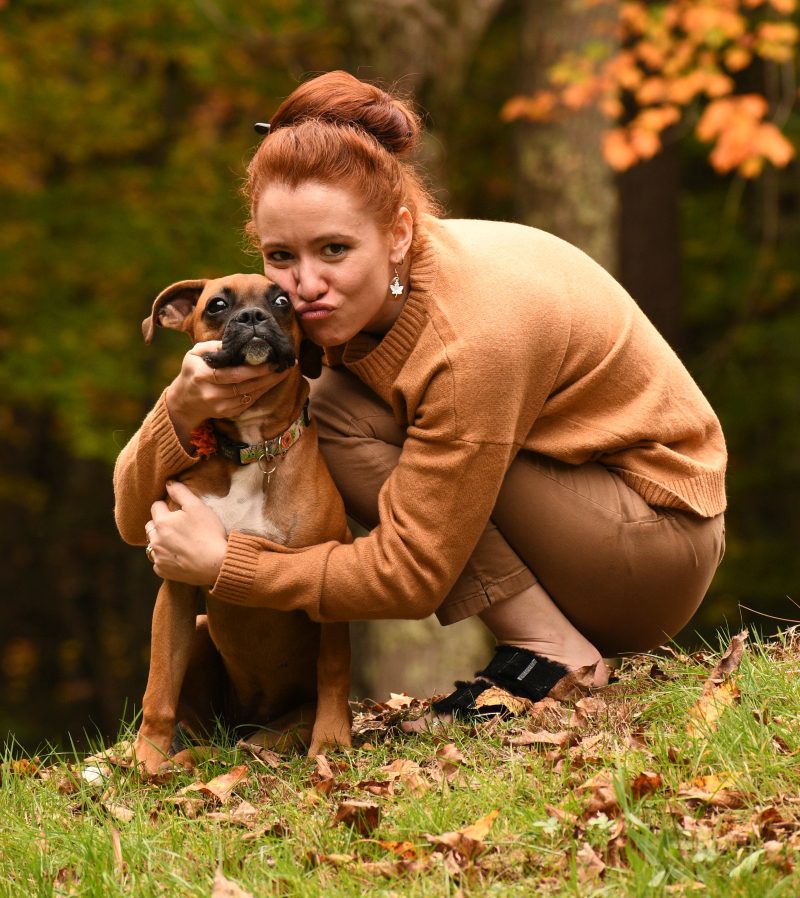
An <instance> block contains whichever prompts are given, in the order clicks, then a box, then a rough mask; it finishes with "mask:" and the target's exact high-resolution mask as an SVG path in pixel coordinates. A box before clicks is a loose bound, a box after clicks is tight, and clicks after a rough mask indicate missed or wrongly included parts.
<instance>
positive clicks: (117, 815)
mask: <svg viewBox="0 0 800 898" xmlns="http://www.w3.org/2000/svg"><path fill="white" fill-rule="evenodd" d="M101 803H102V805H103V807H104V808H105V809H106V811H108V813H109V814H110V815H111V816H112V817H113V818H114V819H115V820H121V821H122V822H123V823H130V822H131V820H133V818H134V817H135V816H136V815H135V814H134V813H133V811H132V810H131V809H130V808H129V807H126V806H125V805H124V804H119V803H118V802H114V801H103V802H101Z"/></svg>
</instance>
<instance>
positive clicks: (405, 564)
mask: <svg viewBox="0 0 800 898" xmlns="http://www.w3.org/2000/svg"><path fill="white" fill-rule="evenodd" d="M513 453H514V450H513V448H512V447H511V446H508V445H502V444H497V445H493V444H485V443H484V444H478V443H473V442H468V441H464V440H448V441H435V442H432V441H431V440H429V439H426V438H425V437H424V436H423V435H421V434H419V432H418V433H417V435H413V434H410V435H409V437H408V438H407V440H406V442H405V444H404V447H403V452H402V454H401V457H400V462H399V464H398V466H397V467H396V468H395V470H394V471H393V472H392V474H391V476H390V477H389V479H388V480H387V482H386V483H385V485H384V487H383V489H382V491H381V494H380V497H379V513H380V523H379V525H378V527H376V528H375V529H374V530H373V531H372V532H371V533H370V534H369V535H368V536H365V537H361V538H358V539H356V540H355V542H353V543H352V544H350V545H343V544H339V543H335V542H328V543H324V544H322V545H318V546H313V547H311V548H307V549H299V550H298V549H288V548H286V547H284V546H280V545H277V544H275V543H271V542H269V541H268V540H264V539H262V538H259V537H256V536H252V535H249V534H245V533H241V532H238V531H234V532H233V533H231V535H230V537H229V540H228V551H227V553H226V556H225V559H224V562H223V566H222V569H221V571H220V574H219V577H218V579H217V582H216V583H215V584H214V588H213V590H212V594H213V595H214V596H216V597H218V598H221V599H225V600H227V601H231V602H236V603H239V604H243V605H252V606H262V607H268V608H275V609H280V610H287V611H288V610H293V609H300V610H303V611H305V612H306V613H307V614H308V615H309V616H310V617H311V618H312V619H314V620H319V621H326V622H327V621H345V620H365V619H392V618H422V617H426V616H427V615H429V614H431V613H432V612H433V611H435V610H436V608H437V607H438V606H439V604H440V603H441V601H442V599H443V598H444V596H445V595H446V594H447V593H448V592H449V590H450V588H451V587H452V585H453V584H454V583H455V581H456V579H457V578H458V575H459V574H460V573H461V571H462V569H463V568H464V565H465V564H466V562H467V559H468V558H469V556H470V554H471V553H472V551H473V549H474V547H475V545H476V544H477V542H478V540H479V538H480V536H481V533H482V532H483V530H484V528H485V526H486V521H487V520H488V519H489V516H490V514H491V510H492V508H493V506H494V503H495V501H496V498H497V492H498V491H499V488H500V484H501V483H502V479H503V475H504V472H505V471H506V469H507V467H508V465H509V464H510V462H511V459H512V457H513Z"/></svg>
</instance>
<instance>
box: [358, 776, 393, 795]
mask: <svg viewBox="0 0 800 898" xmlns="http://www.w3.org/2000/svg"><path fill="white" fill-rule="evenodd" d="M394 784H395V780H364V781H363V782H360V783H357V784H356V789H363V790H364V791H365V792H369V794H370V795H377V796H379V797H380V798H388V797H390V796H392V795H394Z"/></svg>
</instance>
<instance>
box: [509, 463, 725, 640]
mask: <svg viewBox="0 0 800 898" xmlns="http://www.w3.org/2000/svg"><path fill="white" fill-rule="evenodd" d="M492 516H493V518H494V521H495V523H496V524H497V526H498V527H499V529H500V531H501V533H502V534H503V535H504V536H505V538H506V539H507V540H508V541H509V543H510V544H511V545H512V546H513V547H514V548H515V549H516V551H517V552H518V553H519V555H520V556H521V557H522V558H523V559H524V560H525V562H526V563H527V564H529V565H530V567H531V570H532V571H534V572H535V574H536V577H537V579H538V580H539V582H540V583H541V585H542V586H543V587H544V588H545V589H546V590H547V592H548V593H549V594H550V596H551V597H552V598H553V601H554V602H555V603H556V604H557V605H558V606H559V608H560V609H561V610H562V611H563V612H564V614H565V615H566V617H567V618H568V619H569V620H570V621H571V623H572V624H573V625H574V626H575V627H576V628H577V629H578V630H579V631H580V632H581V633H582V634H583V635H584V636H586V638H587V639H589V640H590V641H591V642H592V643H593V644H594V645H595V646H596V647H597V648H598V649H599V650H600V652H601V654H603V655H605V656H611V655H617V654H620V653H623V652H632V651H643V650H646V649H650V648H653V647H654V646H656V645H659V644H661V643H663V642H664V641H665V640H666V639H667V638H669V637H671V636H674V635H675V634H676V633H678V631H679V630H681V629H682V628H683V627H684V626H685V625H686V624H687V623H688V621H689V620H690V618H691V617H692V615H693V614H694V613H695V611H696V610H697V608H698V606H699V605H700V603H701V602H702V600H703V597H704V596H705V594H706V591H707V589H708V587H709V585H710V583H711V580H712V578H713V576H714V573H715V571H716V569H717V567H718V565H719V562H720V561H721V559H722V554H723V551H724V544H725V539H724V533H725V528H724V520H723V516H722V515H718V516H716V517H714V518H701V517H699V516H698V515H695V514H692V513H690V512H683V511H678V510H675V509H665V508H653V507H651V506H649V505H648V504H647V503H646V502H645V501H644V499H642V497H641V496H639V494H638V493H636V492H634V491H633V490H632V489H630V487H628V486H626V484H625V483H624V482H623V481H622V479H621V478H620V477H619V476H618V475H617V474H615V473H614V472H613V471H611V470H609V469H608V468H605V467H604V466H603V465H599V464H586V465H580V466H573V465H566V464H563V463H561V462H557V461H555V460H553V459H550V458H545V457H543V456H539V455H536V454H534V453H529V452H522V453H520V454H519V455H518V456H517V458H516V459H515V461H514V463H513V464H512V466H511V468H510V469H509V471H508V474H507V475H506V478H505V480H504V482H503V486H502V488H501V491H500V495H499V497H498V501H497V504H496V506H495V510H494V513H493V515H492Z"/></svg>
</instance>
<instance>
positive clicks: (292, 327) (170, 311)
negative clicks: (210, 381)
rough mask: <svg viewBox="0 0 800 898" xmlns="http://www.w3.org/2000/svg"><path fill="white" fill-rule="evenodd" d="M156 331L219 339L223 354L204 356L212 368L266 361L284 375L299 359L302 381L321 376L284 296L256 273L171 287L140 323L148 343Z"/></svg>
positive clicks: (317, 357) (317, 354) (317, 358)
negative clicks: (162, 328)
mask: <svg viewBox="0 0 800 898" xmlns="http://www.w3.org/2000/svg"><path fill="white" fill-rule="evenodd" d="M156 327H167V328H171V329H173V330H179V331H185V332H186V333H187V334H188V335H189V337H190V338H191V340H192V342H193V343H199V342H201V341H205V340H222V349H220V350H219V351H218V352H212V353H208V354H207V355H206V356H205V359H206V361H207V362H208V364H209V365H210V366H211V367H212V368H224V367H228V366H230V365H261V364H263V363H264V362H268V363H269V364H271V365H272V366H273V367H274V368H275V370H276V371H283V370H285V369H286V368H290V367H291V366H292V365H294V363H295V359H296V358H298V357H299V359H300V367H301V370H302V373H303V374H304V375H305V376H306V377H319V374H320V370H321V358H322V354H321V350H320V349H319V347H317V346H315V345H314V344H313V343H311V342H310V341H309V340H306V339H304V338H303V335H302V332H301V330H300V324H299V323H298V321H297V318H296V316H295V314H294V309H293V308H292V304H291V302H290V301H289V297H288V295H287V294H286V292H285V291H284V290H281V288H280V287H278V286H277V285H276V284H272V283H270V281H268V280H267V279H266V278H265V277H264V276H263V275H260V274H231V275H228V276H227V277H223V278H216V279H215V280H208V279H206V278H201V279H197V280H190V281H178V282H177V283H176V284H172V285H170V286H169V287H167V288H166V289H165V290H162V291H161V293H159V294H158V296H157V297H156V299H155V302H154V303H153V310H152V313H151V314H150V316H149V317H148V318H145V320H144V321H143V322H142V333H143V335H144V339H145V342H146V343H149V342H150V341H151V340H152V339H153V334H154V333H155V329H156Z"/></svg>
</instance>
